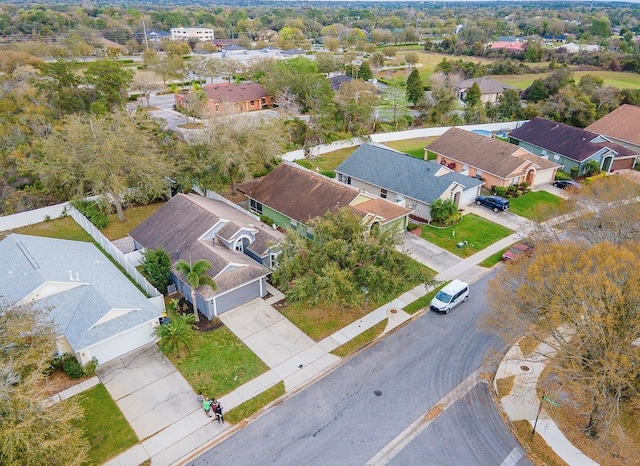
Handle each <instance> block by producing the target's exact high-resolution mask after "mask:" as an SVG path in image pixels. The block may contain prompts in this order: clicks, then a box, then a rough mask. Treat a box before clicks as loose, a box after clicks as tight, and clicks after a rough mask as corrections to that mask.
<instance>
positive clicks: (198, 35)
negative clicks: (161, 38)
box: [171, 28, 214, 42]
mask: <svg viewBox="0 0 640 466" xmlns="http://www.w3.org/2000/svg"><path fill="white" fill-rule="evenodd" d="M193 39H196V40H199V41H201V42H204V41H213V39H214V37H213V29H210V28H171V40H193Z"/></svg>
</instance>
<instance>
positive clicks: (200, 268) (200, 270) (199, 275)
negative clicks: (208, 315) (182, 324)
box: [176, 259, 218, 322]
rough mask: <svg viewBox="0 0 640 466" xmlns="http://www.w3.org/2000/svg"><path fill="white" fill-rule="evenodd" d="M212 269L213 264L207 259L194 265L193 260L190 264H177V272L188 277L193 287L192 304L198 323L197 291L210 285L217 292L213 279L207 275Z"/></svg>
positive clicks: (182, 262)
mask: <svg viewBox="0 0 640 466" xmlns="http://www.w3.org/2000/svg"><path fill="white" fill-rule="evenodd" d="M210 268H211V262H209V261H208V260H205V259H200V260H198V261H195V262H194V263H193V264H191V260H189V262H185V261H183V260H179V261H178V262H176V270H178V272H180V273H182V274H183V275H184V276H185V277H186V279H187V282H188V283H189V286H190V287H191V304H193V316H194V317H195V321H196V322H199V321H200V317H198V304H197V303H196V289H197V288H199V287H200V286H204V285H209V286H210V287H211V289H212V290H213V291H216V289H217V288H218V285H217V284H216V282H215V281H214V280H213V278H211V277H209V276H208V275H205V273H206V271H207V270H209V269H210Z"/></svg>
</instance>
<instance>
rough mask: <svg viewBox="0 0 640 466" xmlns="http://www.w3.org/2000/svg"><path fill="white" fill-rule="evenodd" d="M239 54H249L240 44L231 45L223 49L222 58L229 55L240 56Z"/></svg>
mask: <svg viewBox="0 0 640 466" xmlns="http://www.w3.org/2000/svg"><path fill="white" fill-rule="evenodd" d="M239 53H247V49H245V48H244V47H243V46H241V45H238V44H229V45H225V46H224V47H222V56H223V57H226V56H227V55H233V54H239Z"/></svg>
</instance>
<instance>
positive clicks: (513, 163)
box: [428, 128, 559, 179]
mask: <svg viewBox="0 0 640 466" xmlns="http://www.w3.org/2000/svg"><path fill="white" fill-rule="evenodd" d="M428 150H429V151H432V152H435V153H437V154H440V155H441V156H443V157H445V158H450V159H453V160H456V161H458V162H460V163H463V164H466V165H470V166H472V167H475V168H478V169H480V170H482V171H483V172H487V173H491V174H493V175H496V176H498V177H499V178H503V179H507V178H510V177H513V176H518V175H521V174H522V173H523V170H524V169H526V168H527V167H529V166H530V165H531V164H532V163H535V164H536V165H538V166H539V167H540V168H542V169H545V168H554V167H559V165H558V164H556V163H553V162H551V161H549V160H545V159H543V158H542V157H538V156H537V155H534V154H531V153H529V152H527V151H525V150H524V149H523V148H522V147H519V146H516V145H515V144H510V143H508V142H503V141H499V140H497V139H493V138H488V137H486V136H481V135H479V134H475V133H472V132H470V131H465V130H463V129H460V128H451V129H449V130H448V131H447V132H446V133H444V134H443V135H442V136H440V137H439V138H438V139H436V140H435V141H433V142H432V143H431V144H430V145H429V147H428ZM522 152H526V154H521V155H518V154H517V153H522Z"/></svg>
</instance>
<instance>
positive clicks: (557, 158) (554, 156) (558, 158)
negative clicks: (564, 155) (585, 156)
mask: <svg viewBox="0 0 640 466" xmlns="http://www.w3.org/2000/svg"><path fill="white" fill-rule="evenodd" d="M553 160H555V161H556V162H557V161H558V160H560V156H559V155H558V154H553Z"/></svg>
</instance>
